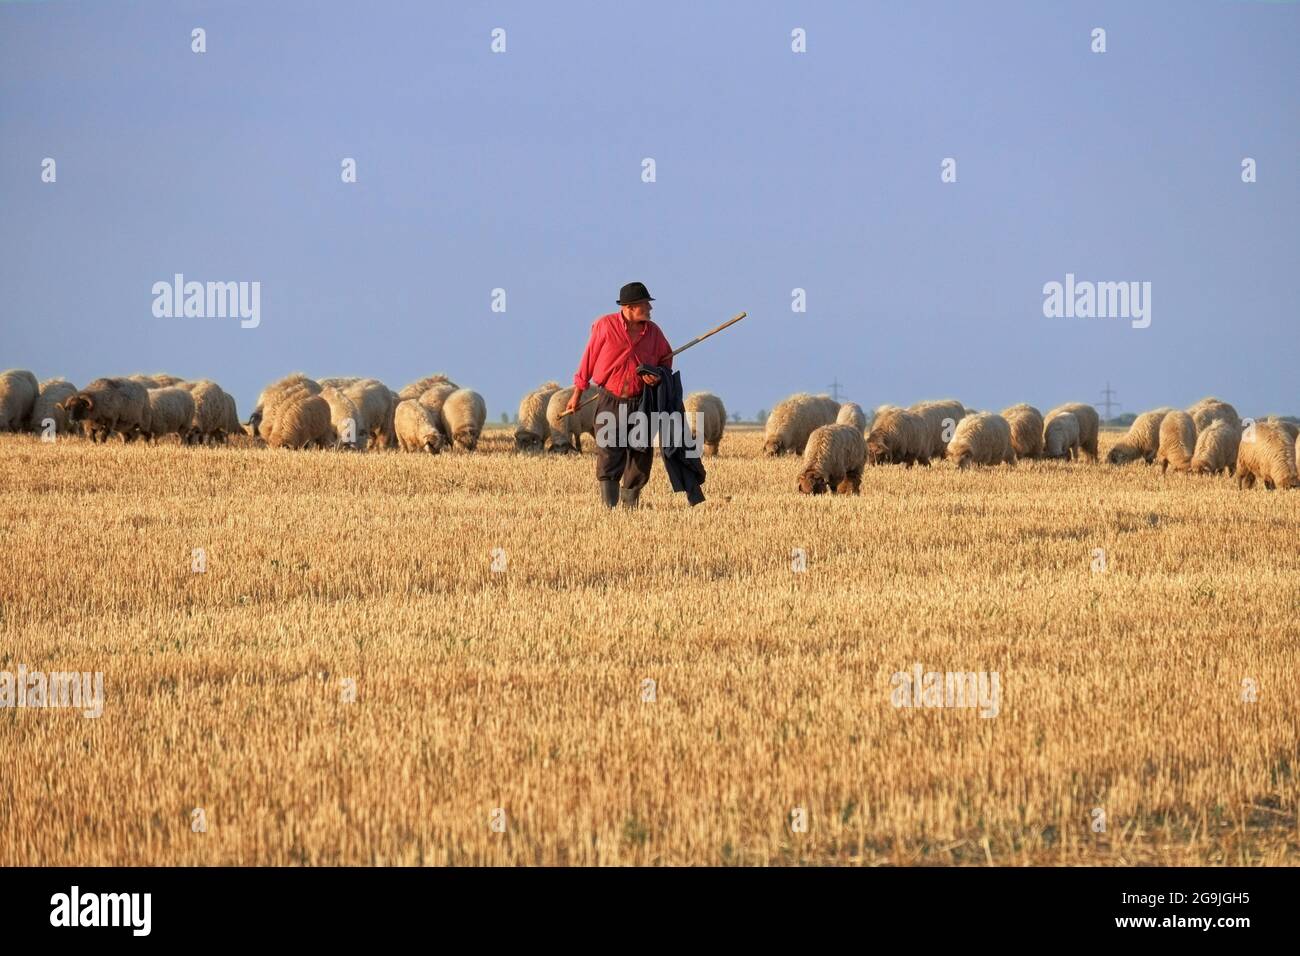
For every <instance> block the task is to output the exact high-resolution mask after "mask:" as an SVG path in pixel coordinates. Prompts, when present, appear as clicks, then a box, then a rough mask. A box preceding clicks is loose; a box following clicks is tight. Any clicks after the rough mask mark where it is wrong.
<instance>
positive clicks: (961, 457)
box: [947, 412, 1016, 469]
mask: <svg viewBox="0 0 1300 956" xmlns="http://www.w3.org/2000/svg"><path fill="white" fill-rule="evenodd" d="M947 454H948V457H949V458H951V459H952V460H953V461H954V462H956V463H957V467H958V468H962V469H964V468H967V467H969V466H970V465H998V464H1002V463H1003V462H1006V463H1007V464H1008V465H1014V464H1015V463H1016V453H1015V450H1014V449H1013V448H1012V446H1011V426H1010V425H1009V424H1008V423H1007V420H1006V419H1005V418H1003V417H1002V416H1001V415H994V414H993V413H992V412H976V413H975V414H974V415H967V416H966V417H964V418H963V419H962V420H961V421H959V422H958V423H957V431H956V432H954V433H953V436H952V441H950V442H949V443H948V452H947Z"/></svg>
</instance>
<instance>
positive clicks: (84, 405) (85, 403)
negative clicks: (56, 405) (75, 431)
mask: <svg viewBox="0 0 1300 956" xmlns="http://www.w3.org/2000/svg"><path fill="white" fill-rule="evenodd" d="M94 408H95V400H94V399H93V398H91V397H90V396H89V395H85V394H82V393H80V392H79V393H77V394H76V395H73V396H72V397H71V398H69V399H68V400H67V401H65V402H64V403H63V410H64V411H65V412H67V413H68V421H70V422H79V421H82V420H83V419H84V418H86V416H88V415H89V414H90V413H91V412H92V411H94Z"/></svg>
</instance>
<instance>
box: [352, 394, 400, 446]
mask: <svg viewBox="0 0 1300 956" xmlns="http://www.w3.org/2000/svg"><path fill="white" fill-rule="evenodd" d="M343 394H344V395H346V396H347V397H348V398H350V399H352V403H353V404H354V405H356V407H357V411H358V412H360V413H361V417H360V419H358V421H357V441H358V444H364V442H363V441H362V438H361V436H362V435H367V436H369V439H370V441H369V446H370V447H372V448H392V447H394V445H396V443H397V440H396V439H395V438H394V437H393V413H394V411H395V410H396V409H395V406H394V402H393V390H392V389H390V388H389V387H388V386H387V385H385V384H384V383H383V382H381V381H379V380H378V379H375V378H363V379H359V380H357V381H355V382H353V383H352V384H351V385H349V386H347V388H345V389H343Z"/></svg>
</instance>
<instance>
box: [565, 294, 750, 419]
mask: <svg viewBox="0 0 1300 956" xmlns="http://www.w3.org/2000/svg"><path fill="white" fill-rule="evenodd" d="M747 315H749V313H748V312H741V313H740V314H739V315H737V316H736V317H735V318H734V319H728V320H727V321H726V322H723V323H722V324H721V325H719V326H717V327H716V328H712V329H709V331H707V332H705V333H704V334H703V335H697V336H696V337H695V338H693V339H691V340H690V341H689V342H687V343H686V344H685V345H683V346H682V347H681V348H679V349H675V350H673V351H672V352H670V353H669V358H674V357H676V356H678V355H681V354H682V353H683V352H685V351H686V350H687V349H688V348H690V347H691V346H692V345H699V344H700V343H701V342H703V341H704V340H705V339H707V338H708V337H709V336H710V335H717V334H718V333H719V332H721V331H722V330H723V329H725V328H728V327H729V326H732V325H735V324H736V323H737V322H739V321H740V320H741V319H743V318H744V317H745V316H747ZM598 398H600V394H599V393H597V394H595V395H593V396H591V398H588V399H586V400H585V401H583V402H581V403H580V404H579V405H578V407H577V408H575V409H574V410H573V411H575V412H576V411H579V410H581V409H582V408H583V406H585V405H590V404H591V403H592V402H594V401H595V400H596V399H598ZM572 414H573V412H571V411H568V410H567V409H566V410H565V412H564V415H561V416H560V417H561V418H564V417H565V415H572Z"/></svg>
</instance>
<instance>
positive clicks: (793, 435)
mask: <svg viewBox="0 0 1300 956" xmlns="http://www.w3.org/2000/svg"><path fill="white" fill-rule="evenodd" d="M839 413H840V403H839V402H837V401H835V399H833V398H831V397H830V396H829V395H809V394H808V393H807V392H797V393H796V394H794V395H791V396H790V397H789V398H786V399H782V400H781V401H779V402H777V403H776V408H774V409H772V414H771V415H769V416H767V423H766V427H765V428H764V435H763V451H764V453H766V454H768V455H784V454H787V453H789V452H794V453H795V454H796V455H802V454H803V451H804V446H805V445H806V444H807V443H808V436H809V435H811V434H812V433H813V429H815V428H820V427H821V426H822V425H833V424H834V423H835V416H836V415H838V414H839Z"/></svg>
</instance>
